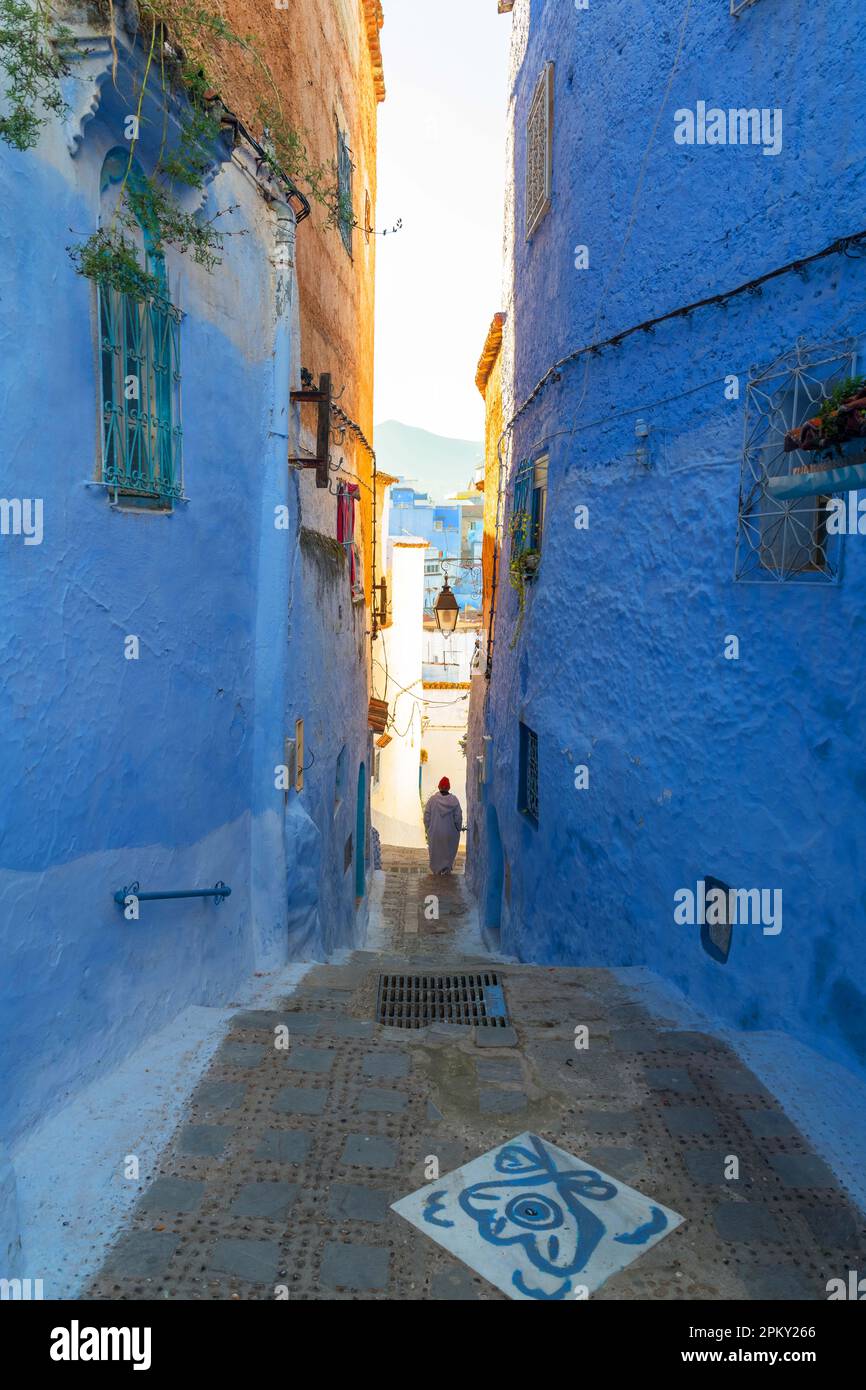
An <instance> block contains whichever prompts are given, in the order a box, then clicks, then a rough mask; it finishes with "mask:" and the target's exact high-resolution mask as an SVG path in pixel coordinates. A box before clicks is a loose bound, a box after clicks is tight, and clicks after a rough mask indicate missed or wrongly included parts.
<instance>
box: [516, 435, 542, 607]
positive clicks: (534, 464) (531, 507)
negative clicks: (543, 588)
mask: <svg viewBox="0 0 866 1390" xmlns="http://www.w3.org/2000/svg"><path fill="white" fill-rule="evenodd" d="M549 464H550V455H549V454H547V453H544V454H539V455H538V457H537V458H530V459H524V460H523V462H522V463H520V464H519V465H518V468H517V472H516V474H515V478H514V497H513V501H512V507H511V516H512V522H513V518H514V517H516V516H518V515H519V514H520V513H521V512H525V513H526V515H527V518H528V524H527V526H526V529H525V530H524V531H521V532H519V533H518V532H515V531H514V530H513V529H512V533H511V548H512V553H513V554H518V555H523V554H526V553H527V552H530V551H534V552H535V553H536V554H537V555H538V557H539V564H540V562H541V555H542V552H543V547H544V523H545V518H546V516H547V479H548V468H549ZM534 577H535V574H534V573H529V572H527V574H526V576H525V578H526V580H527V581H531V580H532V579H534Z"/></svg>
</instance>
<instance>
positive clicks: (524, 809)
mask: <svg viewBox="0 0 866 1390" xmlns="http://www.w3.org/2000/svg"><path fill="white" fill-rule="evenodd" d="M517 809H518V810H519V811H520V814H521V815H523V816H526V817H527V818H528V819H529V820H530V821H531V822H532V824H533V825H534V826H535V827H536V828H537V827H538V810H539V799H538V734H537V733H536V732H535V730H534V729H530V728H529V725H528V724H524V723H521V725H520V769H519V791H518V806H517Z"/></svg>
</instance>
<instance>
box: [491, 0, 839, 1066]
mask: <svg viewBox="0 0 866 1390" xmlns="http://www.w3.org/2000/svg"><path fill="white" fill-rule="evenodd" d="M685 9H686V7H685V5H684V4H683V3H682V0H659V3H654V4H652V5H651V6H650V5H648V4H640V3H638V4H633V3H629V4H625V3H619V4H607V5H604V6H601V5H592V4H591V5H590V7H589V9H588V10H586V11H580V12H578V11H575V10H574V9H573V8H572V7H571V6H566V5H560V4H553V3H551V0H548V2H547V3H542V0H532V3H531V4H530V3H528V0H517V3H516V5H515V8H514V14H513V23H514V70H513V90H512V93H511V98H512V108H511V114H512V119H513V122H514V169H513V187H512V194H513V200H512V201H513V209H512V211H513V216H514V226H513V227H511V228H510V230H508V231H507V234H506V243H507V246H509V247H510V248H512V249H513V262H512V263H511V264H510V267H509V271H510V273H509V276H508V279H507V284H506V294H505V308H506V310H507V313H508V320H507V323H506V330H505V341H504V346H503V352H504V354H505V363H504V364H505V368H506V379H507V383H508V384H507V387H506V389H507V390H510V392H511V393H512V396H513V399H511V400H510V401H506V409H505V417H506V419H507V418H508V417H509V416H510V415H511V414H512V413H513V411H514V409H515V408H516V406H518V405H520V404H521V403H522V402H523V401H524V400H525V398H526V397H527V395H528V394H529V392H530V391H531V390H532V388H533V386H534V385H535V383H536V382H537V380H538V379H539V378H540V377H541V375H542V374H543V373H544V371H545V370H546V369H547V368H548V367H549V366H550V365H551V364H552V363H553V362H555V361H556V360H557V359H559V358H561V357H562V356H563V355H565V354H566V353H568V352H570V351H571V350H573V349H575V348H576V347H579V346H580V345H582V344H587V343H590V342H592V341H599V340H603V339H606V338H608V337H609V336H612V335H614V334H615V333H617V332H618V331H619V330H622V329H625V328H628V327H630V326H631V325H635V324H638V323H640V322H641V321H643V320H645V319H647V318H650V317H652V316H654V315H658V314H662V313H665V312H667V311H669V310H672V309H675V308H676V307H678V306H680V305H685V304H688V303H691V302H694V301H696V300H699V299H701V298H702V297H704V296H707V295H711V294H713V293H716V292H718V291H720V290H725V289H733V288H734V287H736V286H737V285H740V284H743V283H744V282H747V281H749V280H751V279H753V278H754V277H757V276H760V275H762V274H765V273H766V272H768V271H770V270H773V269H774V268H776V267H777V266H781V265H783V264H785V263H786V262H788V261H791V260H793V259H795V258H797V257H801V256H806V255H810V254H812V253H814V252H817V251H819V250H821V249H822V248H824V247H825V246H827V245H828V244H829V243H831V242H833V241H834V239H836V238H837V237H839V236H841V235H843V234H853V233H856V232H859V231H861V230H862V229H863V228H864V226H866V216H864V213H863V208H864V199H863V193H864V190H866V144H864V141H863V139H862V107H863V98H864V90H866V80H864V77H863V71H862V64H860V62H859V58H858V54H859V52H860V51H862V47H863V42H864V39H866V15H863V14H860V13H858V12H855V11H853V10H852V9H851V7H850V6H848V5H845V4H843V3H837V2H836V0H833V3H828V4H825V5H823V6H820V7H816V6H814V5H812V4H810V3H807V0H795V2H794V3H790V2H789V0H758V3H756V4H755V5H754V6H752V7H750V8H749V9H748V10H746V11H744V12H743V14H742V16H741V17H740V18H739V19H734V18H732V17H731V16H729V14H728V12H727V11H728V6H727V4H726V3H721V2H720V3H717V4H713V5H702V6H700V7H698V6H693V7H692V8H691V13H690V16H689V19H688V23H687V25H686V28H685V31H684V33H685V37H684V41H683V47H682V53H681V56H680V59H679V64H678V67H677V71H676V73H675V75H674V78H673V82H672V84H671V88H670V93H669V96H668V99H667V102H666V104H665V106H664V109H663V112H662V115H661V119H660V121H659V124H658V128H657V130H656V132H655V135H654V136H653V135H652V132H653V127H654V123H655V121H656V118H657V115H658V112H659V108H660V106H661V104H662V98H663V95H664V92H665V88H666V84H667V81H668V76H669V74H670V71H671V68H672V65H673V63H674V58H675V54H676V52H677V47H678V43H679V39H680V35H681V32H682V30H681V21H682V17H683V14H684V12H685ZM546 62H553V63H554V64H555V75H554V133H553V179H552V200H551V208H550V211H549V212H548V213H547V215H546V216H545V217H544V218H543V219H542V221H541V223H540V224H539V226H538V228H537V230H536V231H535V233H534V235H532V237H531V238H530V239H529V240H528V241H527V240H526V239H525V235H524V221H523V218H524V202H523V200H524V176H525V151H526V139H525V128H526V120H527V114H528V111H529V104H530V102H531V99H532V95H533V92H534V90H535V86H536V82H537V80H538V76H539V73H540V72H541V71H542V68H543V66H544V64H545V63H546ZM698 101H706V102H707V105H708V106H718V107H721V108H725V109H727V108H730V107H735V108H738V107H757V108H770V109H776V108H781V109H782V111H783V147H782V150H781V152H780V153H779V154H778V155H776V156H768V155H764V154H763V153H762V150H761V148H760V147H756V146H747V147H744V146H731V145H729V146H719V147H709V146H702V147H699V146H683V145H677V144H676V143H675V142H674V139H673V132H674V112H675V111H676V110H678V109H681V108H691V109H692V110H695V108H696V103H697V102H698ZM648 145H649V154H648V156H647V158H646V163H645V165H643V163H642V161H643V159H644V152H645V150H646V148H647V146H648ZM638 185H640V187H639V191H638V193H637V196H635V190H636V189H637V188H638ZM509 215H511V214H509ZM624 240H625V241H626V246H625V250H624V251H623V252H622V254H621V255H620V248H621V247H622V245H623V242H624ZM577 245H585V246H587V247H588V248H589V268H588V269H586V270H577V269H575V268H574V260H575V255H574V248H575V247H576V246H577ZM864 310H866V262H864V259H863V253H862V252H858V251H856V250H852V251H851V252H850V254H849V255H840V254H836V255H833V256H829V257H828V258H826V259H824V260H821V261H818V262H816V263H815V264H814V266H812V267H811V268H809V269H808V270H806V271H805V272H804V273H803V274H788V275H785V276H783V277H781V278H778V279H775V280H773V281H771V282H769V283H768V284H766V285H765V286H764V287H763V289H762V291H761V292H760V293H754V294H742V295H739V296H737V297H735V298H732V299H731V300H729V301H728V303H727V305H726V307H710V308H705V309H700V310H697V311H695V312H694V313H692V314H690V315H689V316H688V317H687V318H679V319H675V320H673V321H672V322H670V323H667V324H665V325H662V326H660V327H658V328H657V329H656V330H655V331H653V332H652V333H639V334H637V335H636V336H634V337H632V338H629V339H627V340H626V341H625V342H623V343H622V344H621V345H620V346H615V347H608V348H605V349H603V350H602V351H601V352H600V353H598V354H595V355H592V356H591V357H588V358H581V359H579V360H578V361H576V362H575V363H573V364H571V365H569V366H567V367H564V368H563V370H562V373H561V379H560V380H559V381H555V382H552V383H550V384H549V385H548V386H546V387H545V389H544V390H543V392H542V393H541V395H540V396H539V397H538V399H537V400H536V402H535V403H534V404H533V405H532V406H531V407H530V408H529V409H528V410H527V411H526V412H525V413H524V414H523V415H522V416H521V418H520V419H519V421H518V422H517V424H516V425H515V427H514V430H513V433H512V435H511V437H510V438H509V440H508V441H507V445H506V460H507V462H508V464H509V468H510V471H511V477H510V481H509V487H508V490H507V494H506V497H507V505H508V506H510V498H511V488H512V486H513V469H514V467H515V466H516V463H517V462H519V461H520V460H521V459H523V458H527V457H532V456H535V455H536V454H537V453H539V452H547V453H548V454H549V460H550V463H549V495H548V508H547V516H546V522H545V533H544V542H543V557H542V562H541V567H540V570H539V574H538V577H537V579H536V580H535V581H534V582H533V583H532V584H531V586H530V589H529V597H528V601H527V608H526V616H525V621H524V624H523V628H522V632H521V634H520V636H519V637H518V640H517V642H516V645H515V647H514V650H510V648H509V644H510V642H511V640H512V636H513V632H514V628H515V625H516V622H517V602H516V596H515V594H514V593H513V591H512V590H511V588H510V587H509V585H508V581H507V567H508V542H507V540H506V544H505V554H504V558H503V563H502V565H501V567H500V582H499V588H498V594H497V602H498V605H499V608H498V620H497V629H496V641H495V649H494V658H493V669H492V680H491V682H490V685H489V689H485V683H484V681H483V680H476V682H475V691H474V694H473V711H472V733H471V746H470V763H471V760H472V757H473V755H474V754H477V753H479V752H480V751H481V735H482V734H483V733H487V734H489V735H491V736H492V739H493V743H492V753H491V755H490V757H489V762H488V768H489V771H488V777H487V781H486V783H485V784H484V785H480V786H473V788H472V791H471V796H470V822H471V826H472V833H471V839H470V873H471V874H472V876H473V880H474V885H475V887H476V890H477V891H478V893H479V897H480V899H481V901H482V902H484V903H485V904H486V908H485V911H486V915H487V919H488V923H489V924H490V925H491V926H496V925H497V921H498V922H499V924H500V925H501V928H502V945H503V947H504V948H505V949H507V950H510V951H513V952H515V953H516V954H518V955H519V956H520V957H521V958H522V959H525V960H536V961H543V962H547V963H561V964H564V963H570V964H585V965H597V966H613V965H617V966H627V965H641V966H647V967H649V968H651V969H652V970H654V971H657V972H658V973H659V974H661V975H663V976H665V977H667V978H668V979H670V980H671V981H672V982H673V983H674V984H675V985H676V986H678V987H679V989H681V990H682V991H683V992H684V993H685V994H686V995H687V996H689V997H691V998H692V999H693V1000H694V1001H695V1003H696V1004H698V1005H699V1006H701V1007H703V1008H706V1009H707V1010H708V1011H710V1012H711V1013H712V1014H714V1015H715V1016H716V1017H718V1018H720V1019H722V1020H724V1021H726V1022H728V1023H730V1024H733V1025H734V1026H736V1027H738V1028H742V1029H778V1030H784V1031H787V1032H789V1033H792V1034H795V1035H796V1036H797V1037H798V1038H799V1040H800V1041H801V1042H804V1043H807V1044H808V1045H809V1046H811V1047H813V1048H815V1049H817V1050H819V1051H821V1052H823V1053H824V1054H825V1055H827V1056H828V1057H830V1058H833V1059H835V1060H837V1061H840V1062H842V1063H843V1064H844V1065H846V1066H848V1067H849V1068H852V1069H854V1070H856V1071H858V1072H860V1073H861V1075H862V1074H863V1073H866V947H864V939H863V923H864V915H866V849H864V835H863V826H864V820H866V816H864V812H866V753H864V733H866V719H864V708H863V705H864V693H866V644H864V627H866V620H864V609H863V594H864V584H866V536H847V537H843V538H842V542H841V544H842V563H841V572H840V577H839V580H838V582H836V583H833V584H821V585H812V584H808V583H797V582H791V583H788V582H786V583H776V582H770V583H763V584H746V583H742V582H738V581H736V580H735V579H734V551H735V543H736V537H737V513H738V489H739V482H740V463H741V458H742V454H743V437H744V435H743V431H744V411H745V408H746V395H747V392H746V384H747V381H748V379H749V373H750V369H751V366H752V364H759V365H763V364H768V363H771V362H773V361H774V360H775V359H776V358H778V357H779V356H780V355H781V354H783V353H787V352H789V351H790V350H791V349H792V348H793V347H794V345H795V343H796V341H797V340H798V339H802V340H804V342H805V344H807V345H808V346H812V345H816V346H817V345H821V344H824V343H827V342H830V341H832V340H836V339H838V338H844V337H848V336H850V337H851V338H852V339H853V340H854V343H855V345H856V348H857V352H858V364H859V362H860V361H862V350H863V346H864V329H866V312H864ZM729 374H736V375H737V376H738V377H739V384H740V397H739V399H738V400H726V399H725V394H724V392H725V378H726V377H727V376H728V375H729ZM810 413H811V412H810ZM638 418H640V419H642V420H645V421H646V422H647V424H648V426H649V430H650V433H649V437H648V447H649V460H648V465H649V466H648V467H647V466H644V465H643V464H642V463H641V462H639V461H638V459H637V458H636V445H637V441H636V438H635V421H636V420H637V419H638ZM581 504H583V505H585V506H587V507H588V508H589V527H588V529H586V530H576V529H575V516H574V509H575V507H576V506H578V505H581ZM728 634H735V635H737V636H738V637H739V641H740V658H739V660H738V661H730V660H725V658H724V655H723V653H724V644H725V638H726V636H727V635H728ZM520 720H522V721H524V722H525V723H526V724H527V725H528V726H529V727H530V728H532V729H534V730H535V731H536V733H537V734H538V748H539V793H540V817H539V825H538V828H537V829H536V828H535V827H534V826H533V825H532V824H531V823H530V822H529V821H528V820H527V819H526V818H525V817H524V816H521V815H520V814H519V812H518V777H519V767H518V738H519V730H518V724H519V721H520ZM578 765H585V766H586V767H588V769H589V773H590V782H589V787H588V789H587V790H577V789H576V788H575V776H574V770H575V768H576V767H577V766H578ZM494 813H495V814H494ZM491 825H493V826H494V827H497V826H498V832H499V835H501V855H502V863H501V864H500V863H498V858H499V849H498V846H497V843H495V841H496V839H497V837H496V836H495V835H492V834H491V831H490V826H491ZM708 875H712V876H714V877H716V878H718V879H720V880H721V881H723V882H724V883H726V884H728V885H730V886H732V887H766V888H779V889H781V890H782V892H783V904H784V918H783V929H782V931H781V933H780V934H779V935H775V936H769V935H764V934H763V933H762V931H761V928H760V927H759V926H749V925H743V926H739V927H737V926H735V927H734V929H733V937H732V945H731V951H730V955H729V958H728V961H727V963H726V964H720V963H718V962H717V961H714V960H712V959H711V958H710V957H709V956H708V955H707V953H706V952H705V950H704V949H703V948H702V945H701V941H700V931H699V928H698V927H688V926H678V925H676V924H675V923H674V916H673V912H674V894H675V892H676V891H677V890H678V889H680V888H684V887H688V888H692V889H694V888H695V885H696V882H697V881H698V880H699V879H702V878H705V877H706V876H708ZM498 877H501V885H502V886H501V893H500V892H497V891H494V892H492V893H491V891H490V888H491V882H493V883H494V887H496V886H497V884H496V880H497V878H498Z"/></svg>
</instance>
